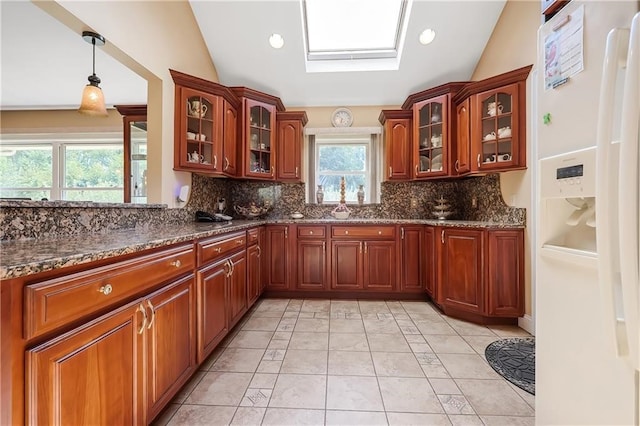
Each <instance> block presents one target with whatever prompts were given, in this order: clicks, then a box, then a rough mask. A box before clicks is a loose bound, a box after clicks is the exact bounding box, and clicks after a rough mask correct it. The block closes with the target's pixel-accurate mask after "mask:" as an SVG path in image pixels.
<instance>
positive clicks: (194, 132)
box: [183, 90, 219, 169]
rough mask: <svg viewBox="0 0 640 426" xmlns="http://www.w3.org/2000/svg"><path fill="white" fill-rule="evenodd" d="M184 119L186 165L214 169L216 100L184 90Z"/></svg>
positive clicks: (215, 160) (215, 158)
mask: <svg viewBox="0 0 640 426" xmlns="http://www.w3.org/2000/svg"><path fill="white" fill-rule="evenodd" d="M185 94H186V96H185V99H184V100H185V117H186V126H185V128H186V134H185V135H184V137H185V138H186V150H185V152H184V153H183V155H184V156H185V157H186V158H184V159H183V160H184V161H186V165H188V166H189V167H193V166H196V167H200V166H204V167H203V168H209V169H216V168H217V166H218V165H217V163H218V161H219V160H218V158H217V155H216V149H215V148H216V144H217V143H218V141H217V140H216V137H217V134H216V132H215V126H216V125H218V123H215V122H214V117H216V108H217V103H216V98H215V97H213V96H207V95H204V94H202V93H199V92H196V91H192V90H185Z"/></svg>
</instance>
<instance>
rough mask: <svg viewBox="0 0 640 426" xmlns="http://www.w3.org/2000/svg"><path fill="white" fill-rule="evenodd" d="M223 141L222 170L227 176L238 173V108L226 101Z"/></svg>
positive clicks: (224, 104)
mask: <svg viewBox="0 0 640 426" xmlns="http://www.w3.org/2000/svg"><path fill="white" fill-rule="evenodd" d="M223 114H224V136H223V138H224V142H223V150H222V171H223V172H224V173H225V174H226V175H229V176H236V175H237V174H238V110H237V109H236V108H235V107H234V106H233V105H232V104H231V103H229V102H228V101H226V100H225V101H224V103H223Z"/></svg>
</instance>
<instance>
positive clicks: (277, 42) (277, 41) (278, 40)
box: [269, 34, 284, 49]
mask: <svg viewBox="0 0 640 426" xmlns="http://www.w3.org/2000/svg"><path fill="white" fill-rule="evenodd" d="M269 44H270V45H271V47H273V48H274V49H280V48H281V47H282V46H284V39H283V38H282V36H281V35H280V34H271V35H270V36H269Z"/></svg>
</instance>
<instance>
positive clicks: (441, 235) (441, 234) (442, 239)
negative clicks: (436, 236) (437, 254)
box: [440, 229, 444, 244]
mask: <svg viewBox="0 0 640 426" xmlns="http://www.w3.org/2000/svg"><path fill="white" fill-rule="evenodd" d="M440 241H442V244H444V229H443V230H442V232H441V233H440Z"/></svg>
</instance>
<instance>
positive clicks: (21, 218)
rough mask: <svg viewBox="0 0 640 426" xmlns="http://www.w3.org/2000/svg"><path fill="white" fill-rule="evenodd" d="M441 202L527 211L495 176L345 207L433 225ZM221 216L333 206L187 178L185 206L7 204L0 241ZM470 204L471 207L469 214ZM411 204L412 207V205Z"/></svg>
mask: <svg viewBox="0 0 640 426" xmlns="http://www.w3.org/2000/svg"><path fill="white" fill-rule="evenodd" d="M440 197H444V199H446V200H447V204H449V205H450V207H451V209H452V211H453V214H452V215H451V216H450V217H449V218H448V219H459V220H477V221H488V222H504V223H509V224H518V225H523V224H524V223H525V209H519V208H513V207H509V206H507V205H506V204H505V203H504V201H503V199H502V195H501V193H500V178H499V176H498V175H497V174H492V175H487V176H483V177H474V178H467V179H462V180H457V181H442V182H433V181H428V182H384V183H382V185H381V202H380V203H379V204H365V205H362V206H359V205H357V204H356V205H351V204H349V208H350V209H351V211H352V212H351V217H352V218H362V219H377V218H379V219H434V218H435V216H434V214H433V212H434V210H435V206H436V203H437V200H438V199H439V198H440ZM222 198H223V199H224V200H225V202H226V209H225V213H226V214H228V215H231V216H234V217H238V218H239V217H240V216H239V215H238V214H237V213H236V212H235V211H234V209H233V207H234V206H235V205H241V206H248V205H249V204H250V203H252V202H253V203H256V204H257V205H265V204H268V205H270V206H271V210H270V211H269V214H268V215H267V217H266V218H267V219H280V218H288V217H289V215H290V214H291V213H293V212H296V211H299V212H301V213H302V214H303V215H304V216H305V218H307V219H325V218H331V217H332V216H331V211H332V210H333V209H334V208H335V206H336V205H335V204H322V205H318V204H315V203H314V204H309V203H307V202H306V193H305V184H303V183H268V182H260V181H241V180H231V179H223V178H211V177H206V176H200V175H196V174H194V175H193V178H192V185H191V196H190V198H189V202H188V203H187V205H186V206H185V207H184V208H167V207H166V206H165V205H151V206H142V205H131V204H110V205H99V204H96V203H82V202H80V203H74V202H20V201H18V202H5V201H3V203H2V208H1V209H0V240H2V241H6V240H17V239H32V238H64V237H81V236H82V234H84V233H88V232H92V233H94V232H95V233H97V232H102V233H104V232H109V231H111V230H115V229H126V228H141V227H142V228H145V227H152V226H158V225H162V224H177V223H184V222H185V221H192V220H194V214H195V211H196V210H204V211H207V212H211V213H213V212H216V211H217V209H216V207H217V202H218V200H219V199H222ZM473 198H475V199H476V202H477V207H475V208H472V200H473ZM412 201H413V202H414V205H415V207H412Z"/></svg>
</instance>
